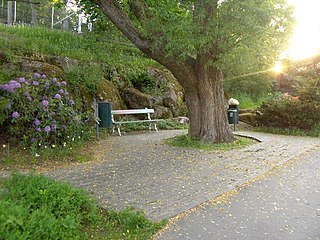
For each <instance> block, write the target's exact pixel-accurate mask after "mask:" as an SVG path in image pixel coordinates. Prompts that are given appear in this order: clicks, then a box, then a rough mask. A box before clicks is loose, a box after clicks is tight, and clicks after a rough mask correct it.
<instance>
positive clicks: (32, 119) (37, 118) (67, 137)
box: [0, 73, 89, 154]
mask: <svg viewBox="0 0 320 240" xmlns="http://www.w3.org/2000/svg"><path fill="white" fill-rule="evenodd" d="M0 94H1V96H2V98H4V99H6V100H7V101H8V104H7V106H6V109H5V113H6V120H5V123H4V124H7V125H8V128H9V133H10V135H11V136H12V137H13V138H15V139H17V140H19V141H20V140H21V141H22V143H23V144H24V145H26V146H28V147H30V148H31V150H32V151H34V153H35V152H36V151H37V150H38V149H41V148H47V147H52V148H55V147H56V146H57V145H60V146H66V145H67V144H69V143H70V142H71V143H72V142H74V141H77V140H78V139H81V138H83V137H86V131H85V129H86V124H85V123H86V122H87V121H88V120H89V115H85V114H82V113H80V112H79V111H77V110H76V109H75V102H74V101H73V100H72V98H71V97H70V94H69V92H68V91H67V83H66V82H64V81H59V80H58V79H56V78H52V79H48V78H47V76H46V75H40V74H38V73H35V74H34V76H33V77H30V78H24V77H21V78H19V79H16V80H11V81H10V82H9V83H7V84H2V85H0ZM35 154H36V153H35Z"/></svg>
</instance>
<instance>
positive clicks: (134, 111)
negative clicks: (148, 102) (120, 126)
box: [111, 108, 154, 115]
mask: <svg viewBox="0 0 320 240" xmlns="http://www.w3.org/2000/svg"><path fill="white" fill-rule="evenodd" d="M143 113H154V109H148V108H145V109H127V110H111V114H112V115H120V114H143Z"/></svg>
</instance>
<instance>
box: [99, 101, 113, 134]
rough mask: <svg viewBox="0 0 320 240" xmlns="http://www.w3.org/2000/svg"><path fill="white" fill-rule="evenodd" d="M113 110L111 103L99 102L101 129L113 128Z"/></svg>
mask: <svg viewBox="0 0 320 240" xmlns="http://www.w3.org/2000/svg"><path fill="white" fill-rule="evenodd" d="M111 109H112V107H111V103H110V102H98V117H99V127H101V128H111V127H112V120H111Z"/></svg>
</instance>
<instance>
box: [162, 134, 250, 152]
mask: <svg viewBox="0 0 320 240" xmlns="http://www.w3.org/2000/svg"><path fill="white" fill-rule="evenodd" d="M254 142H255V141H254V140H252V139H250V138H245V137H236V140H235V141H234V142H232V143H218V144H212V143H207V142H203V141H201V140H198V139H193V138H191V137H190V136H188V135H180V136H177V137H174V138H170V139H167V140H166V143H167V144H169V145H171V146H176V147H185V148H197V149H203V150H209V151H220V150H223V151H227V150H230V149H235V148H243V147H246V146H248V145H251V144H253V143H254Z"/></svg>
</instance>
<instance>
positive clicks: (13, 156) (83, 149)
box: [0, 138, 95, 171]
mask: <svg viewBox="0 0 320 240" xmlns="http://www.w3.org/2000/svg"><path fill="white" fill-rule="evenodd" d="M92 140H93V138H92ZM94 143H95V141H94V140H93V141H87V140H78V141H75V142H70V143H68V145H66V146H65V147H63V146H59V147H55V148H43V149H41V150H39V151H37V152H36V153H37V157H36V156H35V152H32V151H31V150H30V149H26V148H23V147H22V146H20V145H19V144H17V143H15V142H13V141H10V142H6V141H5V140H4V139H1V140H0V170H1V169H6V170H11V171H12V170H22V169H27V170H28V169H33V168H40V169H43V170H45V169H50V168H51V167H58V166H63V165H65V164H70V163H72V162H88V161H92V160H94V150H95V144H94Z"/></svg>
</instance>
